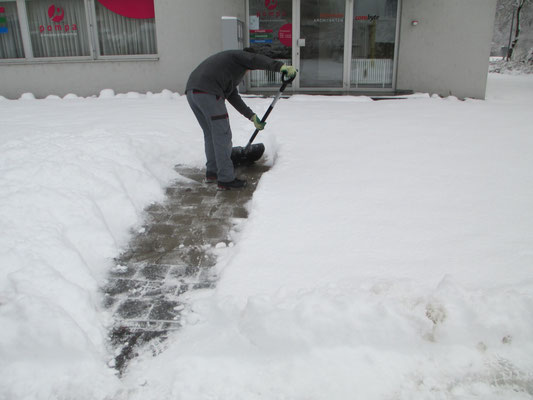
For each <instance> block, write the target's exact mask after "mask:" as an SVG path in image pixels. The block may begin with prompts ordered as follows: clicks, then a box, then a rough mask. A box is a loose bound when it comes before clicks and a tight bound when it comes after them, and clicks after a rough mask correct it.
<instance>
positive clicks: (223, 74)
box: [185, 49, 296, 190]
mask: <svg viewBox="0 0 533 400" xmlns="http://www.w3.org/2000/svg"><path fill="white" fill-rule="evenodd" d="M253 69H263V70H268V71H274V72H278V71H279V72H282V73H285V74H286V75H287V77H289V78H292V77H293V76H295V75H296V69H295V68H294V67H292V66H286V65H284V64H283V63H282V62H280V61H276V60H273V59H271V58H269V57H267V56H264V55H260V54H255V52H254V51H253V50H252V49H245V50H227V51H223V52H220V53H217V54H214V55H212V56H210V57H209V58H207V59H206V60H205V61H203V62H202V63H201V64H200V65H199V66H198V67H196V69H195V70H194V71H193V72H192V73H191V75H190V77H189V80H188V81H187V87H186V89H185V91H186V93H187V100H188V102H189V105H190V106H191V109H192V111H193V112H194V115H195V116H196V119H197V120H198V123H199V124H200V126H201V128H202V130H203V132H204V144H205V156H206V158H207V163H206V173H205V178H206V179H205V181H206V182H208V183H212V182H215V181H217V182H218V188H219V189H220V190H229V189H238V188H242V187H244V186H246V181H245V180H241V179H237V178H236V177H235V171H234V169H233V163H232V161H231V149H232V148H233V144H232V141H231V128H230V124H229V119H228V111H227V109H226V102H225V100H228V101H229V102H230V104H231V105H232V106H233V107H235V109H236V110H237V111H239V112H240V113H241V114H242V115H244V116H245V117H246V118H248V119H249V120H250V121H252V122H253V123H254V125H255V127H256V128H257V129H259V130H262V129H264V127H265V123H262V122H261V121H260V119H259V118H258V117H257V115H256V114H255V113H254V112H253V111H252V110H251V109H250V108H249V107H248V106H247V105H246V104H245V103H244V101H243V100H242V99H241V96H239V92H238V90H237V86H238V85H239V83H240V82H241V81H242V80H243V78H244V74H245V73H246V72H247V71H248V70H253Z"/></svg>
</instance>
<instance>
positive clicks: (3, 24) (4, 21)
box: [0, 7, 7, 33]
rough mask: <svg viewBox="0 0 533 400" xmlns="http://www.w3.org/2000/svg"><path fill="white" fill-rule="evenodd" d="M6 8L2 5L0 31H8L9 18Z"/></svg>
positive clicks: (0, 9) (0, 8)
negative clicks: (6, 14)
mask: <svg viewBox="0 0 533 400" xmlns="http://www.w3.org/2000/svg"><path fill="white" fill-rule="evenodd" d="M5 12H6V9H5V8H4V7H0V33H7V26H6V25H7V18H6V16H5Z"/></svg>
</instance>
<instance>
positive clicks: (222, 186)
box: [218, 178, 246, 190]
mask: <svg viewBox="0 0 533 400" xmlns="http://www.w3.org/2000/svg"><path fill="white" fill-rule="evenodd" d="M245 186H246V181H245V180H241V179H237V178H235V179H234V180H232V181H231V182H220V181H218V190H231V189H242V188H243V187H245Z"/></svg>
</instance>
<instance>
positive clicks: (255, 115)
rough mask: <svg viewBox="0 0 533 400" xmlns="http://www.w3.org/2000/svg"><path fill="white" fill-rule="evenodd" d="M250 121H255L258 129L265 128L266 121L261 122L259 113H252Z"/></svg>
mask: <svg viewBox="0 0 533 400" xmlns="http://www.w3.org/2000/svg"><path fill="white" fill-rule="evenodd" d="M250 121H252V122H253V123H254V125H255V129H257V130H258V131H262V130H263V129H265V125H266V122H261V120H260V119H259V117H258V116H257V114H254V115H252V118H250Z"/></svg>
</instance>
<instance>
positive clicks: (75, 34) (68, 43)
mask: <svg viewBox="0 0 533 400" xmlns="http://www.w3.org/2000/svg"><path fill="white" fill-rule="evenodd" d="M26 12H27V14H28V25H29V29H30V37H31V45H32V50H33V56H34V57H76V56H89V55H90V50H89V49H90V47H89V34H88V31H87V27H88V26H87V15H86V13H85V2H84V0H53V4H52V2H51V1H50V0H26Z"/></svg>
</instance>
